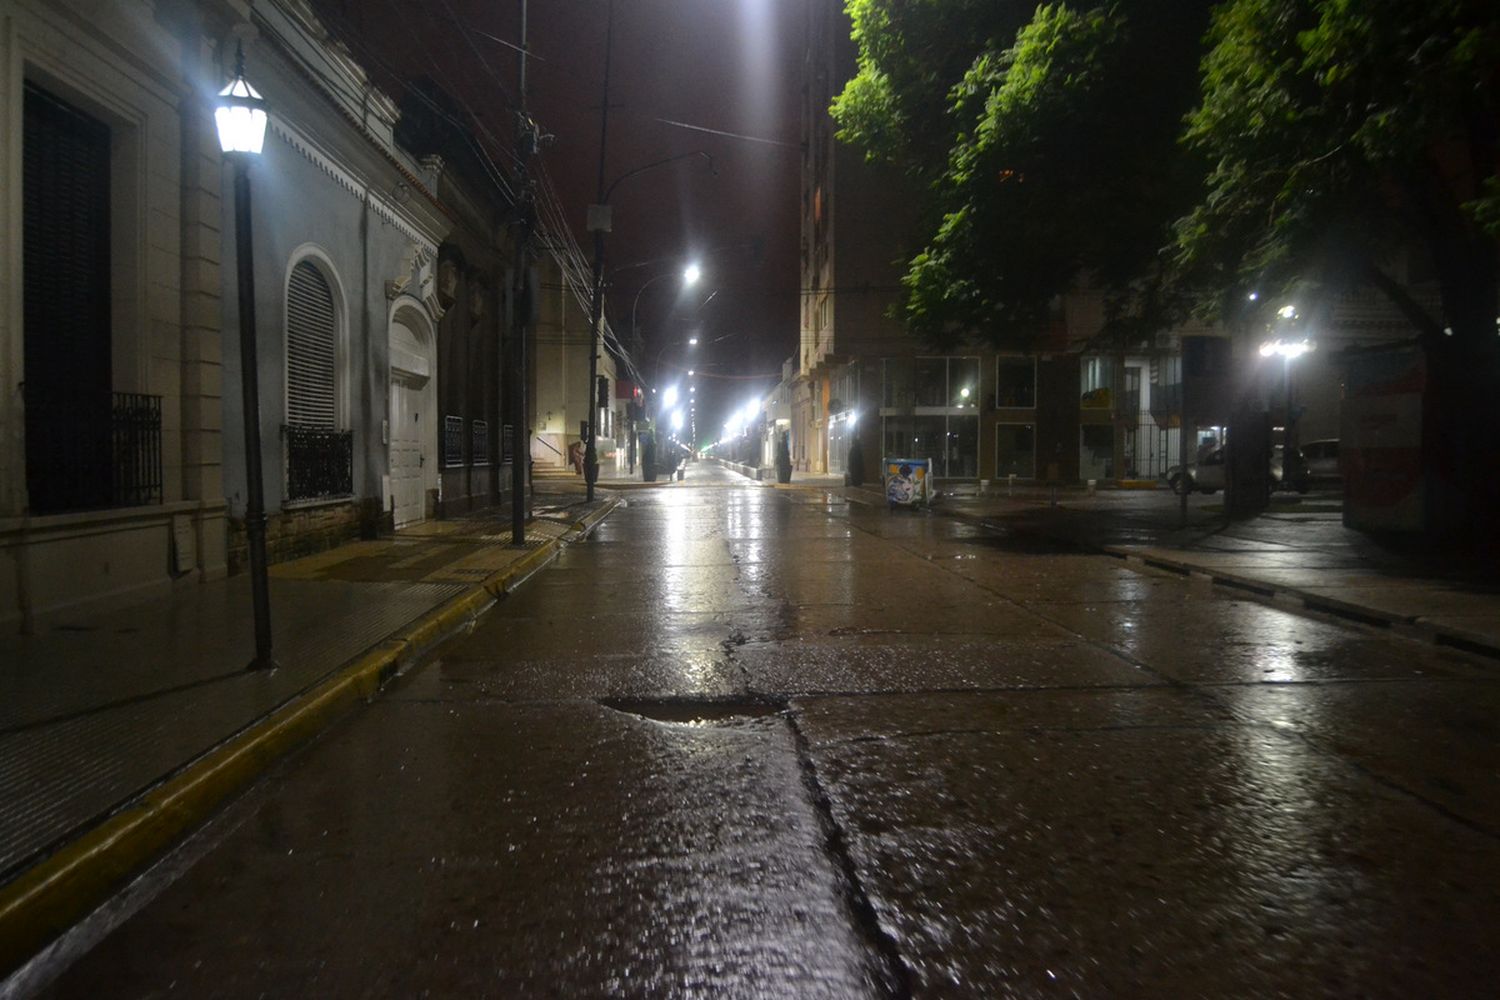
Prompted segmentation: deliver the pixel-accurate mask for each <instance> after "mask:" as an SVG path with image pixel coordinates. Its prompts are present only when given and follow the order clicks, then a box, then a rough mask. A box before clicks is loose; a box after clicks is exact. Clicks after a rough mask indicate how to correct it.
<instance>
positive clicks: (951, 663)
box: [734, 632, 1163, 694]
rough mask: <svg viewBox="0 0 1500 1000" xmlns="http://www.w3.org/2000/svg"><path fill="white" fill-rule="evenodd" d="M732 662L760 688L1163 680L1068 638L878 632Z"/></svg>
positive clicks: (777, 647)
mask: <svg viewBox="0 0 1500 1000" xmlns="http://www.w3.org/2000/svg"><path fill="white" fill-rule="evenodd" d="M734 663H735V665H736V666H738V667H739V668H740V669H742V670H743V671H744V672H745V675H746V677H747V678H748V684H749V686H750V690H751V691H753V692H757V693H769V692H795V693H799V694H803V693H828V692H832V693H837V692H855V691H858V692H886V691H923V690H950V689H951V690H961V689H969V690H987V689H992V688H1010V687H1016V688H1031V687H1095V686H1100V687H1116V686H1134V685H1142V684H1159V683H1163V681H1162V679H1161V678H1160V676H1159V675H1157V674H1154V673H1152V672H1151V671H1149V670H1143V669H1141V668H1140V667H1138V666H1136V665H1134V664H1132V663H1129V662H1127V661H1126V660H1124V659H1122V658H1120V657H1118V656H1115V655H1112V654H1111V653H1109V652H1108V651H1106V650H1104V649H1100V648H1099V647H1098V646H1096V645H1093V644H1090V643H1085V642H1079V641H1076V640H1074V641H1069V640H1064V639H1025V638H987V639H984V640H982V641H971V640H967V639H965V638H964V637H961V636H953V637H948V636H945V637H929V636H925V635H923V634H922V633H920V632H917V633H912V634H907V635H894V634H890V633H882V632H874V633H869V634H863V635H860V634H850V635H844V636H841V637H838V638H836V639H817V640H808V639H798V640H794V641H786V642H776V643H746V644H745V645H743V646H740V647H737V648H736V649H735V650H734Z"/></svg>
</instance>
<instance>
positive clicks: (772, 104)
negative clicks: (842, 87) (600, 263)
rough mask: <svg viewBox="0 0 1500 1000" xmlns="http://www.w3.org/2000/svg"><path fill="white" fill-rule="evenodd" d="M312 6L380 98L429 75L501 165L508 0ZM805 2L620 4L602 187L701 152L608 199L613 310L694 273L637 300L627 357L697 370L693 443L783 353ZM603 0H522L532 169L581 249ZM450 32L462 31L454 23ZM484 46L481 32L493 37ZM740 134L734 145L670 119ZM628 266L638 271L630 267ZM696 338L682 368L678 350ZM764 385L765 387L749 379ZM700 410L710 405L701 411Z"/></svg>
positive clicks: (510, 16)
mask: <svg viewBox="0 0 1500 1000" xmlns="http://www.w3.org/2000/svg"><path fill="white" fill-rule="evenodd" d="M318 6H319V9H320V10H321V12H322V13H323V15H324V17H325V18H326V19H327V21H328V22H329V26H330V28H332V29H334V30H335V31H336V32H337V33H339V34H340V35H341V36H342V37H344V38H345V39H346V40H348V41H349V43H350V46H351V49H353V51H354V54H355V55H356V57H359V58H361V59H362V61H363V62H365V63H366V64H367V65H369V66H370V68H371V70H372V76H373V77H374V78H375V79H376V81H377V82H379V83H380V84H381V85H382V86H383V87H385V88H386V89H387V90H388V91H390V92H391V96H393V97H395V98H398V99H399V98H400V96H401V94H400V90H401V89H402V88H403V87H404V85H405V83H404V81H405V80H410V79H414V78H417V77H420V76H428V77H431V78H433V79H434V80H435V81H436V82H437V83H438V84H439V85H440V86H441V87H442V88H443V89H444V90H446V91H448V92H449V93H450V94H451V95H453V96H454V97H455V98H457V99H458V100H459V101H460V102H461V103H462V104H464V105H465V106H466V107H467V108H468V110H469V111H470V112H471V113H472V114H473V115H474V116H475V117H476V119H477V120H478V121H479V122H480V123H481V125H482V126H483V129H482V131H485V132H487V133H488V134H489V137H490V138H489V140H488V145H490V146H491V147H492V155H494V157H495V158H496V160H497V161H498V160H501V159H502V158H503V157H507V156H508V155H509V150H508V148H506V147H507V144H508V143H509V141H510V136H511V135H512V134H513V131H512V130H513V120H514V119H513V108H514V102H515V99H516V95H517V93H518V90H519V87H518V79H517V77H518V62H519V61H518V56H517V54H516V53H515V51H514V50H513V49H511V48H510V47H508V46H507V45H505V44H503V42H501V41H496V40H495V39H502V40H504V42H512V43H514V42H516V41H518V40H519V37H520V30H519V20H520V17H519V12H520V6H521V4H520V0H502V2H498V3H497V2H494V0H319V3H318ZM803 8H804V3H803V2H802V0H616V3H615V33H614V48H613V65H612V69H611V81H610V102H609V103H610V122H609V147H608V157H607V162H606V168H605V178H606V184H608V183H610V182H612V181H613V180H614V179H615V178H616V177H618V176H620V175H621V174H623V173H625V172H627V171H629V170H632V169H634V168H636V167H639V166H643V165H645V164H647V163H651V162H653V161H655V160H660V159H663V158H665V157H670V156H673V155H676V154H682V153H691V152H693V151H695V150H702V151H703V152H706V153H708V154H709V155H710V156H712V157H713V172H711V171H710V169H709V168H708V165H707V164H706V163H705V162H704V161H703V160H702V159H701V158H699V157H689V158H687V159H684V160H682V161H680V162H678V163H673V164H669V165H667V166H664V167H661V168H658V169H654V170H651V171H648V172H645V173H642V174H640V175H639V176H636V177H632V178H630V179H628V180H625V181H624V182H622V183H621V184H620V186H619V187H618V188H617V189H616V193H615V195H614V196H613V198H612V199H611V203H612V204H613V206H614V228H613V232H612V233H611V234H610V235H609V236H608V238H607V241H608V242H607V247H606V263H607V267H606V275H607V277H608V280H609V281H610V285H611V298H610V310H609V315H610V318H611V322H612V323H613V325H614V326H615V328H616V329H618V330H620V331H621V332H624V331H625V330H626V329H628V327H629V323H630V309H631V304H632V301H633V300H634V299H635V297H636V293H637V292H638V291H639V290H640V289H641V287H642V284H643V282H645V281H647V280H649V279H651V278H653V277H656V276H657V275H661V274H664V273H667V272H670V271H677V270H680V268H681V266H682V264H683V263H685V262H686V261H688V260H695V261H699V262H701V264H702V266H703V270H704V275H703V278H702V280H701V281H700V283H699V286H698V287H697V288H696V289H694V290H692V291H691V292H689V293H686V294H682V295H678V294H677V293H676V288H677V287H678V282H677V281H676V279H674V278H671V277H664V278H662V279H661V280H659V281H656V282H654V283H653V284H652V285H651V286H650V287H649V288H648V289H646V291H645V292H644V293H643V294H642V296H641V298H640V308H639V313H638V316H639V323H640V327H641V329H642V332H643V334H644V336H645V338H646V349H645V351H644V356H643V357H642V358H638V359H637V364H638V365H639V366H640V367H641V368H642V370H644V371H646V372H647V374H648V376H649V375H650V373H651V368H650V366H651V365H652V363H653V360H654V359H655V358H656V357H657V354H658V351H660V352H661V359H662V365H663V368H666V367H667V366H668V365H669V364H671V363H672V362H674V361H677V362H680V363H682V364H683V366H684V367H686V366H687V365H688V364H689V363H690V364H691V365H692V366H693V367H694V368H696V369H697V370H698V371H699V373H700V374H699V378H698V384H699V386H700V388H699V396H700V397H706V399H705V403H704V405H703V406H701V407H700V413H699V418H700V419H699V432H700V435H699V436H700V438H701V437H703V436H705V433H707V431H706V428H713V427H717V425H718V423H719V421H718V419H717V411H718V410H719V409H720V408H721V407H722V408H728V407H731V406H739V405H741V404H742V403H743V402H744V401H745V400H747V399H749V398H751V397H752V396H754V395H756V394H757V393H758V392H759V391H763V390H764V389H766V388H768V387H769V386H770V384H772V383H773V382H774V380H775V377H777V376H779V374H780V366H781V362H782V360H783V359H785V358H787V357H789V356H790V355H791V354H793V353H794V352H795V350H796V345H797V324H798V312H797V304H798V286H799V274H798V266H797V248H798V239H799V233H798V197H799V194H798V182H799V177H798V170H799V163H800V152H799V149H798V146H797V143H798V139H799V121H798V115H799V105H798V101H799V93H798V91H799V87H800V80H801V59H802V37H803V27H804V20H803V19H804V16H805V15H804V9H803ZM606 11H607V2H606V0H531V2H530V4H529V11H528V17H529V27H530V48H531V51H532V53H533V54H534V55H535V56H536V58H535V59H532V60H530V61H529V70H528V91H529V105H530V108H531V111H532V113H533V115H534V117H535V118H536V120H537V122H538V124H539V125H540V126H541V128H542V130H543V131H544V132H545V133H547V134H550V135H551V136H553V139H552V141H551V143H550V145H549V146H548V147H547V148H546V149H545V151H544V153H543V155H542V157H541V159H542V161H543V164H544V166H545V169H546V172H547V174H548V175H549V176H550V178H551V179H552V181H553V183H554V184H555V186H556V190H557V194H558V198H559V201H560V203H561V206H562V209H563V212H564V214H565V217H566V219H567V223H568V225H569V227H570V228H571V229H572V231H573V233H574V237H575V239H576V240H577V241H578V244H579V245H580V247H582V249H583V251H584V254H585V256H586V257H587V256H589V255H590V254H591V252H592V241H591V237H590V235H589V234H588V233H586V232H585V230H584V222H585V213H586V210H587V205H588V204H589V203H590V202H592V201H593V200H594V196H595V186H596V184H597V181H598V166H599V160H598V157H599V107H600V103H601V94H602V85H603V77H604V49H605V44H604V42H605V24H606ZM460 25H461V26H462V28H461V27H460ZM486 36H494V38H489V37H486ZM663 120H666V121H674V122H681V123H685V124H689V125H693V126H697V127H699V128H701V129H712V130H717V131H719V132H728V133H736V134H738V135H742V136H749V137H754V138H753V139H750V138H731V137H729V136H723V135H716V134H711V133H710V132H706V131H696V130H693V129H688V128H682V127H678V126H674V125H669V124H666V123H665V121H663ZM632 265H636V266H632ZM690 335H697V336H699V337H700V342H701V345H702V346H701V347H700V348H699V349H698V350H699V351H701V352H702V353H700V354H698V355H697V357H696V359H694V360H692V361H691V362H689V359H688V357H687V356H686V355H680V354H679V351H681V350H683V348H680V347H677V346H674V345H675V343H676V342H677V341H681V340H685V339H686V338H687V337H688V336H690ZM756 375H763V376H766V377H763V378H759V379H756V378H753V376H756ZM705 411H707V412H705Z"/></svg>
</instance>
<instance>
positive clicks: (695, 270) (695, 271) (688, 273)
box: [682, 264, 703, 285]
mask: <svg viewBox="0 0 1500 1000" xmlns="http://www.w3.org/2000/svg"><path fill="white" fill-rule="evenodd" d="M702 276H703V269H702V268H701V267H699V266H698V265H697V264H689V265H688V266H687V267H685V268H684V269H683V271H682V283H683V284H685V285H696V284H697V283H698V279H699V278H700V277H702Z"/></svg>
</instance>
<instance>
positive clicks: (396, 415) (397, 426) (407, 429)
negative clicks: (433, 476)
mask: <svg viewBox="0 0 1500 1000" xmlns="http://www.w3.org/2000/svg"><path fill="white" fill-rule="evenodd" d="M423 396H424V393H423V391H422V388H421V387H420V386H417V385H414V384H413V383H412V381H410V380H409V379H406V378H401V377H397V378H394V379H392V380H391V498H392V500H393V501H394V504H395V508H396V526H397V527H400V526H401V525H403V524H411V523H413V522H415V521H420V520H422V518H423V516H424V515H425V514H426V507H427V505H426V502H425V501H426V496H425V494H426V489H425V477H424V475H423V473H424V472H425V469H426V465H427V456H426V454H425V450H424V449H423V447H422V444H423V433H424V431H425V428H424V427H423V424H424V422H429V421H430V420H431V419H432V417H431V414H428V413H424V412H422V411H423V406H422V397H423Z"/></svg>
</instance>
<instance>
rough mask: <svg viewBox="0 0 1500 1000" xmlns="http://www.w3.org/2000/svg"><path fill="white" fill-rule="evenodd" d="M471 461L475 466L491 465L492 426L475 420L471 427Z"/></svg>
mask: <svg viewBox="0 0 1500 1000" xmlns="http://www.w3.org/2000/svg"><path fill="white" fill-rule="evenodd" d="M469 461H471V462H472V463H473V464H475V465H489V464H490V425H489V423H488V422H487V421H484V420H475V421H474V422H472V423H471V424H470V425H469Z"/></svg>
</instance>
